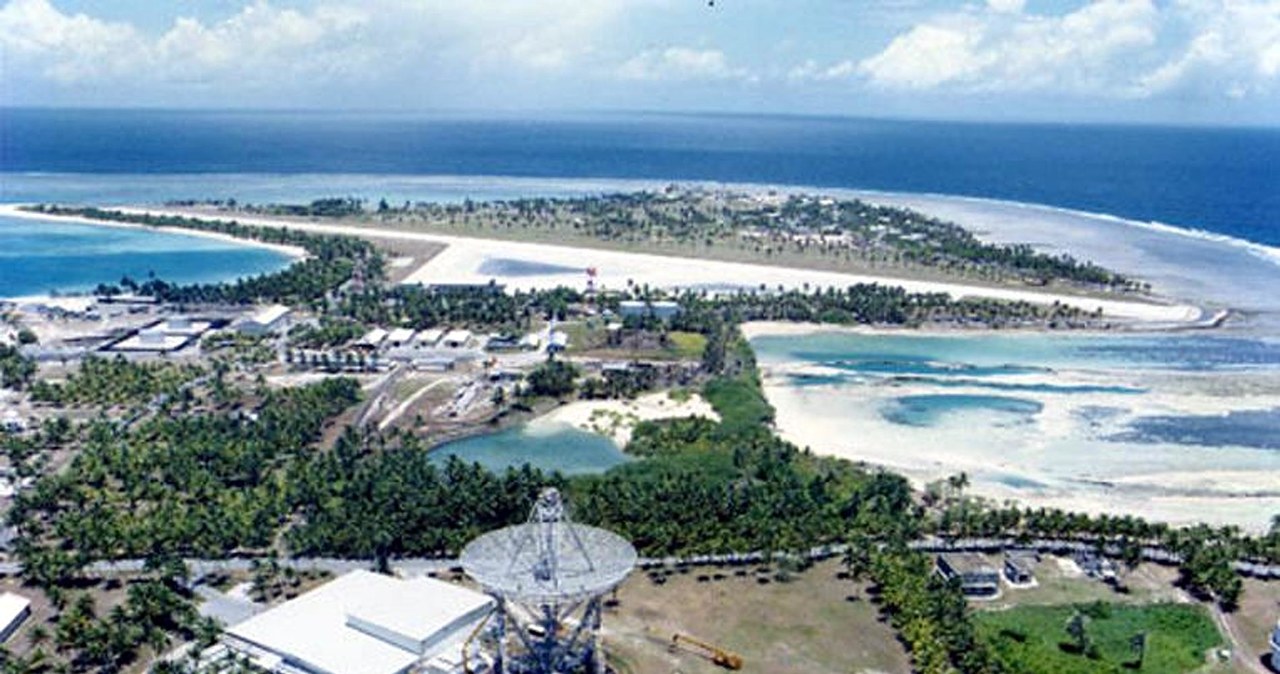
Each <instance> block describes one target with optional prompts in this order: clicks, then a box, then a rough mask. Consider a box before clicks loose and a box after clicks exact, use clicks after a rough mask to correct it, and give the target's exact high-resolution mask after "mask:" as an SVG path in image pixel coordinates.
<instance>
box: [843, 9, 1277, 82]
mask: <svg viewBox="0 0 1280 674" xmlns="http://www.w3.org/2000/svg"><path fill="white" fill-rule="evenodd" d="M1023 10H1024V7H1023V3H1022V2H1020V1H1018V0H988V2H987V5H986V6H985V7H981V8H974V7H970V8H968V9H966V10H964V11H961V12H953V13H947V14H942V15H938V16H934V17H932V18H930V19H928V20H926V21H924V22H921V23H918V24H916V25H914V26H912V27H911V28H910V29H908V30H906V31H905V32H902V33H900V34H898V35H896V36H895V37H894V38H893V39H892V40H891V41H890V42H889V44H888V45H887V46H885V47H884V49H882V50H881V51H880V52H878V53H876V54H873V55H871V56H868V57H866V58H863V59H862V60H860V61H859V63H858V72H859V74H860V75H861V76H862V78H863V79H864V81H865V82H866V83H868V84H869V85H871V86H872V87H874V88H877V89H881V90H890V91H894V90H896V91H921V90H941V91H952V92H969V93H974V92H976V93H990V92H1033V93H1045V94H1052V95H1061V94H1066V95H1083V96H1102V97H1119V98H1145V97H1150V96H1154V95H1160V94H1165V93H1173V92H1196V93H1199V94H1203V95H1218V96H1222V95H1225V96H1233V97H1238V96H1244V95H1250V94H1254V93H1261V92H1266V91H1271V90H1272V89H1273V88H1274V85H1275V81H1276V79H1277V76H1278V74H1280V0H1178V1H1175V2H1174V3H1173V4H1170V5H1162V6H1157V5H1156V4H1155V3H1154V2H1153V1H1152V0H1095V1H1093V2H1088V3H1086V4H1084V5H1083V6H1081V7H1079V8H1077V9H1075V10H1073V11H1069V12H1067V13H1065V14H1060V15H1048V14H1031V13H1027V12H1025V11H1023Z"/></svg>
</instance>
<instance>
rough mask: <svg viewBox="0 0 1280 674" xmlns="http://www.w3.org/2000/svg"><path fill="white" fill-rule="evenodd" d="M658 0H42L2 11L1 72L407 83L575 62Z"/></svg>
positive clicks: (125, 80)
mask: <svg viewBox="0 0 1280 674" xmlns="http://www.w3.org/2000/svg"><path fill="white" fill-rule="evenodd" d="M655 1H660V0H592V1H591V2H581V1H580V0H539V2H536V3H534V2H510V1H508V0H466V1H465V2H458V1H457V0H365V1H364V2H358V3H357V2H349V1H348V0H318V1H317V2H316V3H315V4H312V5H309V6H305V7H304V8H298V9H294V8H291V7H283V6H278V5H277V4H273V2H271V1H270V0H250V1H249V2H248V3H247V4H246V5H245V6H243V8H241V9H240V10H239V11H238V12H236V13H234V14H232V15H231V16H228V17H226V18H224V19H221V20H217V21H207V20H206V21H201V20H198V19H195V18H188V17H180V18H177V19H175V20H174V22H173V23H172V25H171V26H170V27H169V28H167V29H166V30H164V31H163V32H162V33H160V34H147V33H145V32H143V31H141V30H139V29H138V28H136V27H134V26H132V25H130V24H127V23H116V22H108V21H104V20H101V19H98V18H94V17H91V16H88V15H85V14H69V13H63V12H61V11H59V10H58V9H57V8H56V7H55V6H54V5H53V4H51V2H50V1H49V0H9V2H8V3H7V4H5V5H4V6H3V8H0V49H2V50H3V53H4V56H5V61H6V68H5V70H6V73H5V75H4V76H5V77H6V78H9V77H10V73H9V71H13V72H17V71H19V70H21V71H22V72H24V73H25V72H31V73H39V74H40V75H42V76H43V77H44V78H45V79H47V80H49V81H52V82H54V83H56V84H59V85H62V86H74V85H90V84H91V85H95V86H97V85H101V84H104V83H116V84H118V85H119V86H121V87H146V86H154V85H164V84H166V83H167V84H178V85H191V84H197V85H209V86H213V85H219V86H222V87H225V88H227V89H228V90H237V89H244V88H245V87H250V88H253V87H257V88H262V87H271V86H275V85H280V86H287V87H293V88H300V87H303V86H305V85H308V84H309V85H313V86H314V85H318V84H324V83H326V82H334V81H340V80H347V79H352V78H360V79H364V80H382V81H385V82H399V83H401V84H402V85H413V84H416V83H420V82H430V81H431V80H433V79H440V80H449V79H452V78H458V77H463V76H475V77H479V76H481V75H483V74H484V73H493V72H497V73H502V74H505V75H510V74H512V73H515V72H520V71H529V72H539V73H557V72H562V71H564V70H566V69H568V68H570V67H572V66H574V65H577V64H582V63H584V62H585V59H586V58H587V57H588V56H589V55H590V54H592V53H593V51H594V50H595V45H596V41H597V40H599V39H603V38H602V37H601V36H604V35H607V34H608V33H609V31H608V30H606V29H605V27H606V26H607V25H609V24H610V23H611V22H614V21H616V20H617V18H618V17H619V16H620V14H621V13H622V12H623V11H624V10H625V9H627V8H629V7H631V6H634V5H637V4H644V3H646V2H655Z"/></svg>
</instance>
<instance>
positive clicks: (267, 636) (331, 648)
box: [223, 571, 493, 674]
mask: <svg viewBox="0 0 1280 674" xmlns="http://www.w3.org/2000/svg"><path fill="white" fill-rule="evenodd" d="M492 610H493V600H492V599H491V598H489V597H488V596H486V595H484V594H481V593H479V592H476V591H474V590H468V589H467V588H464V587H460V586H458V585H453V584H451V583H446V582H444V581H440V580H435V579H433V578H426V577H419V578H413V579H408V580H405V579H401V578H394V577H392V576H384V575H381V574H377V573H373V572H370V571H352V572H350V573H348V574H346V575H344V576H341V577H339V578H337V579H335V580H333V581H330V582H329V583H326V584H324V585H322V586H320V587H318V588H316V589H314V590H311V591H310V592H307V593H305V594H303V595H302V596H300V597H298V598H296V599H293V600H291V601H287V602H285V603H283V604H281V605H279V606H277V607H275V608H272V609H270V610H268V611H266V612H264V613H260V614H258V615H256V616H254V617H252V618H250V619H248V620H246V621H244V622H242V623H240V624H238V625H235V626H234V627H230V628H228V629H227V631H226V632H225V634H224V636H223V644H224V645H225V646H226V647H227V648H228V649H230V650H232V651H234V652H236V653H238V654H239V655H242V656H245V657H247V658H248V659H249V660H250V662H252V663H253V664H254V665H255V666H256V667H258V668H260V669H263V670H265V671H268V672H278V673H285V672H287V673H289V674H295V673H299V672H301V673H305V674H402V673H404V672H407V671H409V670H410V669H411V668H413V667H414V666H415V665H422V666H423V668H424V669H426V670H427V671H439V672H454V671H461V669H460V668H457V667H454V666H452V665H450V664H449V663H451V662H457V661H458V660H459V657H458V651H459V650H460V649H461V647H462V645H463V643H464V642H465V641H466V639H467V638H468V637H469V636H470V635H471V632H472V631H474V629H475V628H476V626H477V625H478V624H479V623H480V621H481V620H483V619H484V618H485V617H486V616H488V615H489V613H490V612H491V611H492Z"/></svg>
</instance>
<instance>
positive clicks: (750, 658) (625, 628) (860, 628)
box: [605, 561, 911, 674]
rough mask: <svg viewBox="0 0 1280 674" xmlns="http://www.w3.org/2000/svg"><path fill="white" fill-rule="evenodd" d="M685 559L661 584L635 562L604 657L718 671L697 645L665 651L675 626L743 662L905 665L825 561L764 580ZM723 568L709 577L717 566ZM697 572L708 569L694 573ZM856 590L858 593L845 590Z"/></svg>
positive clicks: (646, 672)
mask: <svg viewBox="0 0 1280 674" xmlns="http://www.w3.org/2000/svg"><path fill="white" fill-rule="evenodd" d="M742 570H743V571H745V575H744V576H737V575H735V573H736V571H737V569H720V568H712V567H703V568H691V569H689V570H688V573H685V574H681V573H674V574H672V575H671V576H670V577H669V579H668V580H667V582H666V583H665V584H662V585H658V584H655V583H654V582H653V581H651V580H650V579H649V578H648V577H647V576H646V575H645V574H644V573H641V572H636V573H634V574H632V576H631V578H629V579H628V580H627V582H626V583H624V584H623V585H622V587H621V588H620V589H619V592H618V599H619V605H618V606H617V607H616V608H613V609H609V610H608V613H607V614H606V616H605V632H606V636H605V642H606V647H607V648H608V649H609V654H610V658H611V660H610V663H611V664H612V665H613V666H614V667H616V668H617V669H618V670H619V671H620V672H624V673H627V674H673V673H675V672H680V673H682V674H700V673H704V672H705V673H708V674H710V673H712V672H723V671H724V670H722V669H720V668H718V667H716V666H715V665H713V664H712V663H711V662H710V661H709V660H708V659H706V658H705V657H703V656H700V655H698V654H696V653H695V652H692V651H688V650H682V651H680V652H678V653H671V652H669V650H668V644H670V642H671V636H672V634H674V633H676V632H680V633H682V634H688V635H691V636H694V637H697V638H699V639H702V640H705V641H708V642H711V643H713V644H715V645H717V646H719V647H720V648H723V649H726V650H729V651H732V652H734V653H736V654H738V655H741V656H742V658H743V659H744V660H745V666H744V667H743V669H742V671H744V672H807V673H812V674H823V673H826V672H830V673H832V674H835V673H839V674H849V673H850V672H853V673H857V674H872V673H875V674H882V673H883V674H899V673H901V674H906V673H907V672H910V671H911V668H910V665H909V660H908V656H907V654H906V652H905V650H903V648H902V646H901V645H900V644H899V643H898V641H897V640H896V639H895V638H894V634H893V631H892V630H891V629H890V628H889V627H888V626H887V625H886V624H884V623H881V622H880V621H879V619H878V612H877V609H876V607H875V606H874V605H873V604H871V603H869V602H868V601H866V600H865V599H864V598H863V597H865V594H864V592H863V589H862V588H860V587H858V586H855V585H854V584H853V583H851V582H849V581H847V580H840V579H838V578H837V577H836V574H837V572H838V571H839V570H840V565H839V563H838V562H835V561H831V562H824V563H822V564H819V565H817V566H816V567H814V568H813V569H810V570H809V571H806V572H804V573H801V574H798V575H796V576H794V577H793V579H792V580H790V581H789V582H783V583H780V582H774V581H771V582H769V583H767V584H761V583H759V582H758V580H757V578H758V577H759V574H757V573H756V569H755V568H747V569H742ZM715 574H719V575H721V576H722V578H721V579H720V580H714V579H713V578H714V575H715ZM699 576H705V577H707V578H704V580H701V581H700V580H699V579H698V578H699ZM851 595H856V596H857V597H858V599H857V600H855V601H850V600H849V599H848V597H850V596H851Z"/></svg>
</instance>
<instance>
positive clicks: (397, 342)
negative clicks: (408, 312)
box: [386, 328, 413, 349]
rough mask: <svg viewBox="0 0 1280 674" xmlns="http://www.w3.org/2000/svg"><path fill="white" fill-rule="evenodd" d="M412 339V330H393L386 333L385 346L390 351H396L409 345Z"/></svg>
mask: <svg viewBox="0 0 1280 674" xmlns="http://www.w3.org/2000/svg"><path fill="white" fill-rule="evenodd" d="M411 339H413V330H412V329H410V328H395V329H394V330H392V331H391V332H388V333H387V341H386V344H387V346H388V347H390V348H392V349H397V348H400V347H402V346H405V345H406V344H408V343H409V340H411Z"/></svg>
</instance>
